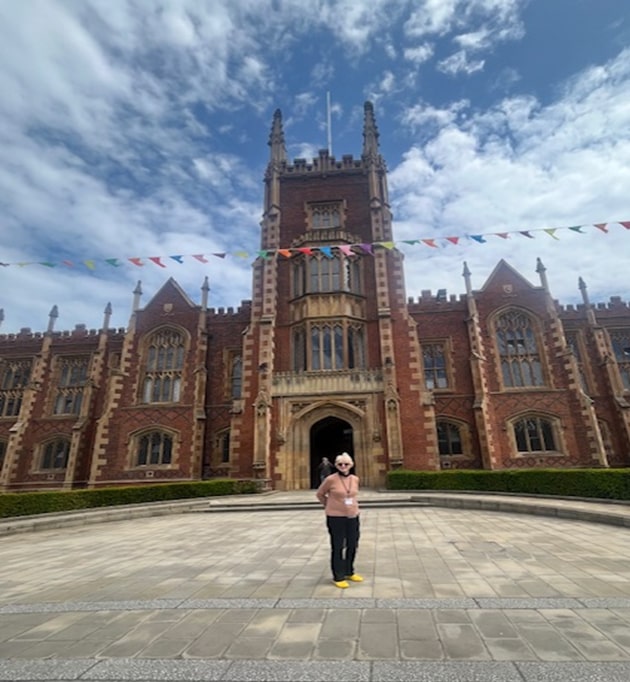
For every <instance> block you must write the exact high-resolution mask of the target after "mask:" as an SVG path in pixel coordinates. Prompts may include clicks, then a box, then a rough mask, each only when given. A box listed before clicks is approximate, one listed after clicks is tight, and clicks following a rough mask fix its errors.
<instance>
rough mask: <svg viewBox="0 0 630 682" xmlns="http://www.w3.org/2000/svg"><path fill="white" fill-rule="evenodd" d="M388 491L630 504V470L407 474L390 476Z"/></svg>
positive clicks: (526, 470) (390, 473) (471, 471)
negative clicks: (456, 492) (531, 496)
mask: <svg viewBox="0 0 630 682" xmlns="http://www.w3.org/2000/svg"><path fill="white" fill-rule="evenodd" d="M387 488H388V489H389V490H474V491H478V492H484V491H491V492H504V493H527V494H535V495H550V496H554V495H555V496H561V497H591V498H598V499H606V500H630V469H522V470H516V471H514V470H510V471H481V470H469V469H455V470H452V471H406V470H403V469H398V470H396V471H390V472H389V473H388V474H387Z"/></svg>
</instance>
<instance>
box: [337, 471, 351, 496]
mask: <svg viewBox="0 0 630 682" xmlns="http://www.w3.org/2000/svg"><path fill="white" fill-rule="evenodd" d="M339 478H340V479H341V485H342V486H343V489H344V490H345V491H346V497H350V491H351V490H352V479H351V478H350V476H348V477H347V478H348V486H347V487H346V482H345V481H344V480H343V479H344V478H346V476H342V475H341V474H339Z"/></svg>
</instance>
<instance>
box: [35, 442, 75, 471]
mask: <svg viewBox="0 0 630 682" xmlns="http://www.w3.org/2000/svg"><path fill="white" fill-rule="evenodd" d="M69 454H70V439H69V438H55V439H54V440H51V441H48V443H45V444H44V446H43V448H42V458H41V463H40V469H65V468H66V467H67V466H68V455H69Z"/></svg>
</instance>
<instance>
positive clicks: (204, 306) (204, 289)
mask: <svg viewBox="0 0 630 682" xmlns="http://www.w3.org/2000/svg"><path fill="white" fill-rule="evenodd" d="M209 291H210V283H209V282H208V276H207V275H206V277H205V278H204V280H203V284H202V285H201V310H203V311H204V312H205V311H206V310H208V292H209Z"/></svg>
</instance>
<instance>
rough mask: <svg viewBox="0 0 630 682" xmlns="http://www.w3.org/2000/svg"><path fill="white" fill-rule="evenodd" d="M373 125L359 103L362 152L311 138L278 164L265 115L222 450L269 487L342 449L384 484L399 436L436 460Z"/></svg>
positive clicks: (298, 477) (278, 139)
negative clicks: (234, 396) (235, 410)
mask: <svg viewBox="0 0 630 682" xmlns="http://www.w3.org/2000/svg"><path fill="white" fill-rule="evenodd" d="M378 138H379V134H378V129H377V127H376V122H375V119H374V111H373V107H372V104H371V103H370V102H366V104H365V107H364V125H363V152H362V155H361V157H360V158H358V159H357V158H354V157H353V156H352V155H345V156H343V157H342V158H341V160H337V159H335V158H334V157H332V156H330V155H329V153H328V151H327V150H321V151H320V152H319V156H318V157H317V158H315V159H312V160H311V161H307V160H305V159H295V160H294V161H293V162H292V163H289V161H288V160H287V154H286V148H285V139H284V132H283V128H282V115H281V113H280V111H276V112H275V114H274V118H273V123H272V128H271V135H270V139H269V146H270V148H271V153H270V158H269V163H268V166H267V171H266V174H265V196H264V208H263V219H262V223H261V242H260V254H259V257H258V259H257V260H256V263H255V265H254V283H253V301H252V318H251V324H250V325H249V327H248V329H247V331H246V333H245V335H244V345H243V400H242V404H243V409H242V412H240V413H239V414H237V415H236V416H235V417H234V419H233V423H232V431H231V433H232V452H233V460H232V461H233V463H234V464H236V463H237V462H238V464H237V466H238V467H239V469H240V471H242V473H243V474H245V473H246V472H248V471H251V470H252V469H253V470H254V471H255V472H258V475H259V476H260V477H264V478H268V479H270V481H272V482H273V487H275V488H277V489H296V488H305V487H309V486H312V485H314V484H315V482H316V469H317V464H318V462H319V461H320V459H321V457H322V456H328V457H334V456H336V455H337V454H339V453H341V452H343V451H347V452H350V453H351V454H352V455H353V456H354V458H355V460H356V471H357V473H358V475H359V476H360V477H361V478H362V480H363V483H364V485H368V486H369V485H372V486H377V485H382V484H383V482H384V478H385V472H386V471H387V470H388V469H390V468H391V467H392V466H396V465H399V464H401V463H402V460H403V452H404V451H405V449H407V451H409V452H417V451H420V450H421V451H422V452H423V453H425V455H424V460H423V461H422V462H421V461H415V462H414V463H415V464H416V465H418V466H422V467H423V468H427V467H428V468H434V467H436V466H437V458H436V457H435V454H436V452H435V443H434V436H433V433H434V427H433V423H434V417H433V407H432V405H431V401H430V400H426V399H425V396H424V394H423V390H422V385H423V382H422V380H421V362H420V353H419V346H418V342H417V334H416V331H415V327H416V325H415V323H414V321H413V320H412V319H411V318H410V317H409V316H408V314H407V311H406V305H405V300H406V296H405V287H404V280H403V271H402V255H401V254H400V252H399V251H397V250H395V249H393V241H392V240H393V237H392V227H391V213H390V207H389V202H388V192H387V176H386V167H385V162H384V160H383V158H382V157H381V155H380V153H379V145H378ZM401 403H404V404H405V405H406V406H407V408H406V409H405V410H402V409H401ZM411 406H413V410H410V409H409V408H410V407H411ZM412 413H413V416H411V414H412ZM419 417H420V418H419ZM412 423H413V428H410V427H411V425H412ZM425 426H426V427H427V428H425ZM412 445H413V447H412ZM419 446H420V447H419ZM412 459H413V458H412ZM415 459H416V460H418V458H417V457H416V458H415Z"/></svg>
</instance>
